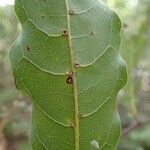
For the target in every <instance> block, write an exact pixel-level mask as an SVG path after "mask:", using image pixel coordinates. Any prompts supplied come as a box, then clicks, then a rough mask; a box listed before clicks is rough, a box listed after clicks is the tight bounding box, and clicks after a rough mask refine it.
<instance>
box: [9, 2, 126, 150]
mask: <svg viewBox="0 0 150 150" xmlns="http://www.w3.org/2000/svg"><path fill="white" fill-rule="evenodd" d="M15 11H16V13H17V16H18V18H19V20H20V22H21V24H22V32H21V33H20V36H19V37H18V39H17V40H16V42H15V43H14V44H13V46H12V48H11V51H10V61H11V66H12V70H13V75H14V77H15V81H16V85H17V88H18V90H20V91H23V92H25V93H27V94H28V95H29V96H30V97H31V98H32V100H33V112H32V130H31V142H32V149H34V150H45V149H46V150H62V149H63V150H79V149H80V150H90V149H95V148H97V147H98V149H103V150H113V149H116V145H117V142H118V138H119V135H120V123H119V117H118V113H117V110H116V96H117V93H118V91H119V90H120V88H122V87H123V86H124V85H125V83H126V69H125V64H124V62H123V60H122V58H121V57H120V53H119V52H118V48H119V44H120V28H121V23H120V20H119V18H118V16H117V15H116V14H115V13H114V12H113V11H111V10H110V9H109V8H107V7H106V6H105V5H104V4H102V3H100V2H99V1H98V0H86V1H82V2H81V1H80V0H64V1H62V0H61V1H60V0H59V1H58V0H57V1H56V0H38V1H37V0H36V1H35V0H16V4H15ZM93 141H94V145H93ZM95 144H96V145H95ZM95 146H96V147H95Z"/></svg>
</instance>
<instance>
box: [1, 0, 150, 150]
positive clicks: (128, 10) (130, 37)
mask: <svg viewBox="0 0 150 150" xmlns="http://www.w3.org/2000/svg"><path fill="white" fill-rule="evenodd" d="M137 2H138V3H136V0H134V2H133V0H125V1H123V0H105V3H107V5H109V6H110V7H111V8H112V9H114V10H115V11H116V12H117V13H118V14H119V16H120V18H121V20H122V22H123V29H122V44H121V47H120V49H121V51H122V55H123V57H124V59H125V60H126V62H127V68H128V75H129V81H128V84H127V86H126V87H125V88H124V89H123V90H122V91H121V92H120V94H119V96H118V101H119V105H118V108H119V112H120V116H121V120H122V128H126V127H128V126H130V125H132V124H134V123H135V122H136V121H137V120H140V121H141V122H142V121H145V120H148V119H150V117H149V116H150V115H149V114H150V60H149V58H150V38H149V37H150V1H149V0H139V1H137ZM19 31H20V25H19V24H18V21H17V19H16V17H15V15H14V12H13V8H12V7H11V6H7V7H0V148H1V147H3V148H4V150H5V149H7V150H20V149H21V150H29V149H30V148H29V141H28V138H27V137H28V133H29V126H30V114H31V103H30V100H28V97H25V96H22V95H21V94H20V93H18V92H17V91H16V88H15V87H14V82H13V78H12V76H11V72H10V64H9V61H8V49H9V47H10V45H11V43H12V42H13V41H14V40H15V39H16V37H17V35H18V33H19ZM6 147H7V148H6ZM133 149H135V150H149V149H150V124H149V123H146V124H144V125H143V126H141V127H140V128H138V129H134V130H133V131H132V132H130V133H129V134H127V135H125V136H123V137H122V138H121V140H120V143H119V146H118V150H133Z"/></svg>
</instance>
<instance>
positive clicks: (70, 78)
mask: <svg viewBox="0 0 150 150" xmlns="http://www.w3.org/2000/svg"><path fill="white" fill-rule="evenodd" d="M66 83H67V84H73V79H72V76H69V77H68V78H67V79H66Z"/></svg>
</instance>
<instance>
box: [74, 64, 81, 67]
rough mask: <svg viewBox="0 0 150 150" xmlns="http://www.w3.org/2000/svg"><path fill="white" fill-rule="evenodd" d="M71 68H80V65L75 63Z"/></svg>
mask: <svg viewBox="0 0 150 150" xmlns="http://www.w3.org/2000/svg"><path fill="white" fill-rule="evenodd" d="M73 66H74V67H75V68H79V67H81V66H80V64H78V63H75V64H74V65H73Z"/></svg>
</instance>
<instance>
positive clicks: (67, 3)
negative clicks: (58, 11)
mask: <svg viewBox="0 0 150 150" xmlns="http://www.w3.org/2000/svg"><path fill="white" fill-rule="evenodd" d="M65 3H66V10H67V30H68V44H69V50H70V57H71V69H72V79H73V97H74V110H75V116H74V117H75V127H74V130H75V150H79V135H80V133H79V132H80V131H79V115H78V114H79V106H78V105H79V104H78V96H77V95H78V94H77V81H76V70H75V68H74V64H75V62H74V61H75V57H74V53H73V46H72V39H71V24H70V14H69V2H68V0H65Z"/></svg>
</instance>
